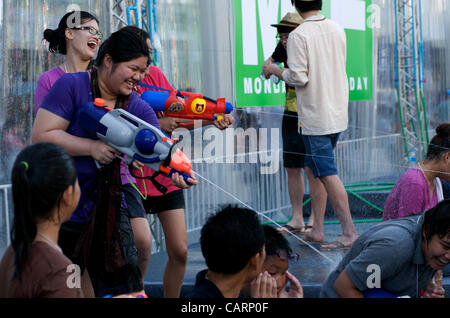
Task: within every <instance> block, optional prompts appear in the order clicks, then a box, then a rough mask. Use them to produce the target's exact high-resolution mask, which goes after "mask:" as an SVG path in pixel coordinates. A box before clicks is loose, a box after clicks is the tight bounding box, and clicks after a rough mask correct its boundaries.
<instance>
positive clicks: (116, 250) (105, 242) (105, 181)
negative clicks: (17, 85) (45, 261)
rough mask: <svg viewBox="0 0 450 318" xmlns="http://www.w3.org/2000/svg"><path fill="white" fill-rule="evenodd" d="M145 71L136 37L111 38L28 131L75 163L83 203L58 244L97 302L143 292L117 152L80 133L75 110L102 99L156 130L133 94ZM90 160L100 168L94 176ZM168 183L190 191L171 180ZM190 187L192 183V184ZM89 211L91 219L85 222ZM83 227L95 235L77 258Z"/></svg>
mask: <svg viewBox="0 0 450 318" xmlns="http://www.w3.org/2000/svg"><path fill="white" fill-rule="evenodd" d="M148 66H149V49H148V47H147V45H146V43H145V42H144V40H142V39H141V37H139V36H138V35H137V34H135V33H132V32H129V31H125V30H120V31H117V32H115V33H113V34H112V35H111V37H110V38H109V39H107V40H106V41H105V42H104V43H103V44H102V46H101V47H100V49H99V53H98V56H97V59H96V65H95V67H94V69H93V70H92V71H91V72H84V73H75V74H66V75H63V76H62V77H61V78H60V79H59V80H58V81H57V82H56V83H55V84H54V86H53V87H52V89H51V90H50V91H49V93H48V94H47V95H46V97H45V99H44V100H43V102H42V104H41V107H40V108H39V111H38V113H37V116H36V120H35V123H34V127H33V133H32V137H33V142H42V141H47V142H52V143H55V144H58V145H60V146H62V147H63V148H65V149H66V150H67V151H68V152H69V154H71V155H72V156H73V157H74V159H75V165H76V168H77V175H78V179H79V182H80V187H81V200H80V204H79V205H78V207H77V209H76V211H75V212H74V214H73V216H72V218H71V219H70V221H69V222H68V223H67V224H65V226H63V228H62V230H63V231H65V233H64V234H63V233H61V234H62V235H60V238H61V240H64V242H61V245H62V248H63V250H64V251H65V254H66V255H68V256H72V257H73V259H74V261H75V260H76V261H77V263H79V264H81V265H82V266H84V265H86V266H87V269H88V272H89V276H90V277H91V280H92V283H93V287H94V290H95V293H96V296H103V295H105V294H113V295H114V294H116V295H117V294H124V293H130V292H135V291H140V290H142V289H143V286H142V277H141V274H140V270H139V267H138V264H137V256H136V248H135V246H134V241H133V239H132V233H131V227H130V225H129V220H128V219H127V218H126V217H123V216H124V215H123V213H122V212H121V208H122V204H123V202H122V187H121V179H120V161H119V160H118V159H117V158H116V155H117V152H116V151H115V150H114V149H113V148H111V147H110V146H108V145H107V144H105V143H104V142H103V141H101V140H98V139H96V137H94V136H92V135H90V134H89V133H87V132H86V131H85V130H83V129H82V128H81V127H80V123H79V121H78V114H77V110H78V108H79V107H81V106H83V105H84V104H86V103H87V102H92V101H93V100H94V99H95V98H103V99H104V100H105V103H106V105H109V106H110V107H112V108H122V109H124V110H126V111H128V112H129V113H131V114H133V115H135V116H136V117H139V118H140V119H142V120H144V121H145V122H147V123H149V124H151V125H153V126H155V127H157V128H159V123H158V119H157V117H156V115H155V113H154V112H153V110H152V109H151V107H148V105H147V104H146V103H145V102H144V101H143V100H141V99H140V98H139V96H138V95H137V94H136V93H134V92H133V87H134V86H135V85H136V84H137V83H138V82H140V81H141V80H142V78H143V77H144V75H145V72H146V70H147V68H148ZM95 161H97V162H99V163H100V164H102V165H104V168H102V169H101V170H100V171H99V170H97V168H96V165H95ZM172 180H173V181H174V183H175V184H177V185H179V186H181V187H188V186H187V184H186V183H185V182H184V181H183V180H182V177H181V176H179V175H177V174H175V175H174V176H173V178H172ZM188 181H189V182H190V183H192V184H195V183H196V180H194V179H189V180H188ZM94 213H95V215H94V216H95V218H91V216H93V214H94ZM114 219H115V220H116V222H114V224H112V225H111V224H109V225H107V224H108V222H107V221H110V220H114ZM89 221H91V222H92V227H93V228H94V231H93V232H92V231H87V233H88V235H87V237H88V238H91V241H90V242H92V245H91V246H89V244H84V245H83V249H81V250H82V251H84V252H79V250H80V249H79V246H80V244H79V242H80V237H82V235H83V233H86V228H87V227H88V225H89ZM127 222H128V223H127ZM123 224H125V225H123ZM107 226H112V228H111V227H108V228H107ZM117 228H118V230H117ZM111 233H113V235H111ZM114 233H115V234H114ZM87 242H89V240H88V241H87ZM115 243H116V244H115ZM86 251H88V252H86ZM89 251H94V253H90V252H89ZM100 251H101V252H100ZM103 251H104V252H105V253H103ZM80 257H81V258H80ZM86 260H87V263H86ZM105 264H106V266H104V265H105Z"/></svg>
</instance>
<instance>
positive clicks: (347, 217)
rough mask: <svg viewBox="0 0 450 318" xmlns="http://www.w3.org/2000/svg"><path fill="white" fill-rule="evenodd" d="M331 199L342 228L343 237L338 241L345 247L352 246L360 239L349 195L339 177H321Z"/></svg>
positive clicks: (327, 246)
mask: <svg viewBox="0 0 450 318" xmlns="http://www.w3.org/2000/svg"><path fill="white" fill-rule="evenodd" d="M320 180H321V181H322V183H323V184H324V186H325V189H326V191H327V193H328V198H329V199H330V203H331V206H332V207H333V210H334V212H335V213H336V215H337V217H338V219H339V221H340V222H341V226H342V235H341V236H339V237H338V238H337V239H336V241H338V242H340V243H342V244H343V245H344V246H351V245H352V244H353V242H354V241H355V240H356V238H357V237H358V234H357V233H356V229H355V226H354V224H353V221H352V216H351V214H350V207H349V204H348V195H347V192H346V191H345V188H344V185H343V184H342V181H341V179H339V176H338V175H331V176H325V177H320ZM322 247H323V248H336V247H337V246H336V245H334V244H328V245H323V246H322Z"/></svg>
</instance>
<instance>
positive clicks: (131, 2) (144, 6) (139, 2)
mask: <svg viewBox="0 0 450 318" xmlns="http://www.w3.org/2000/svg"><path fill="white" fill-rule="evenodd" d="M156 3H157V1H156V0H109V12H110V15H111V17H110V23H111V25H110V30H111V32H114V31H117V30H118V29H120V28H122V27H124V26H127V25H136V26H137V27H138V28H141V29H143V30H145V31H147V32H148V33H149V34H150V43H151V44H152V47H153V52H152V54H153V60H154V62H155V63H157V61H158V52H157V50H156V49H155V44H154V42H155V36H156V35H157V16H156Z"/></svg>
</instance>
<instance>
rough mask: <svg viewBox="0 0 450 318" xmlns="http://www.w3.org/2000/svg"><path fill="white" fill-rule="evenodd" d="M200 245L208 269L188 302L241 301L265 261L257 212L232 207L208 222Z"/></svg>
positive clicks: (198, 281) (201, 273)
mask: <svg viewBox="0 0 450 318" xmlns="http://www.w3.org/2000/svg"><path fill="white" fill-rule="evenodd" d="M200 245H201V249H202V254H203V257H204V258H205V261H206V265H207V266H208V269H205V270H203V271H201V272H199V273H198V274H197V278H196V283H195V286H194V288H193V290H192V291H191V293H190V294H189V295H188V298H238V296H239V293H240V291H241V290H242V288H243V287H244V286H245V285H246V284H247V283H249V282H250V281H252V280H253V279H254V278H255V277H256V276H257V275H258V274H259V273H260V272H261V267H262V264H263V262H264V259H265V257H266V253H265V249H264V230H263V227H262V225H261V223H260V221H259V219H258V215H257V214H256V212H255V211H252V210H249V209H244V208H239V207H236V206H231V205H230V206H227V207H225V208H223V209H222V210H220V211H219V212H218V213H216V214H215V215H213V216H211V217H209V218H208V220H207V221H206V223H205V225H204V226H203V228H202V230H201V236H200Z"/></svg>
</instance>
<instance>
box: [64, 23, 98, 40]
mask: <svg viewBox="0 0 450 318" xmlns="http://www.w3.org/2000/svg"><path fill="white" fill-rule="evenodd" d="M71 29H72V30H81V31H88V32H89V33H90V34H92V35H96V36H98V37H99V38H100V40H101V39H102V38H103V34H102V32H100V31H99V30H97V29H96V28H94V27H91V26H82V27H74V28H71Z"/></svg>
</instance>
